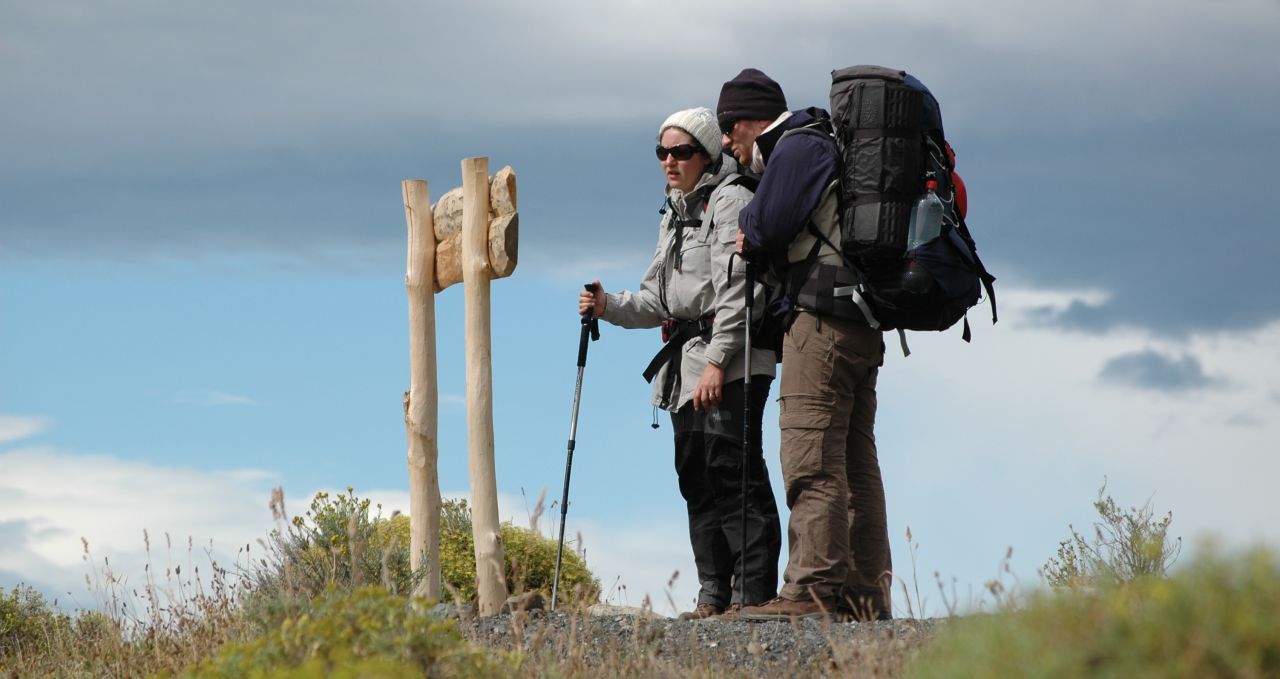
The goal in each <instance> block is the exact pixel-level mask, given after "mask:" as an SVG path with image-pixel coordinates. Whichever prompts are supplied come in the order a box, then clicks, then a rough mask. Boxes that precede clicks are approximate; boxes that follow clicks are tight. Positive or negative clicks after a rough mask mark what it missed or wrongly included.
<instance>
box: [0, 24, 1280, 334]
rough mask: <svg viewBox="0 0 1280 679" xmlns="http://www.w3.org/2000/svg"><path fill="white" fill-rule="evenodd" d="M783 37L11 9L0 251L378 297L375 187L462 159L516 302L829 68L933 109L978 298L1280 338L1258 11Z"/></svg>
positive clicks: (388, 266)
mask: <svg viewBox="0 0 1280 679" xmlns="http://www.w3.org/2000/svg"><path fill="white" fill-rule="evenodd" d="M68 8H72V9H68ZM803 8H804V11H796V12H793V13H783V14H782V15H779V14H778V13H777V11H776V8H775V7H774V6H773V5H771V4H769V3H766V2H762V1H760V2H746V3H728V2H727V1H724V0H717V1H715V2H710V3H704V4H699V5H698V6H697V7H692V8H691V7H688V6H687V5H683V4H678V3H674V2H659V3H657V4H656V5H653V4H649V5H643V6H642V5H638V4H630V3H606V4H603V5H598V6H593V7H592V8H591V9H589V10H584V9H583V8H582V6H581V5H580V3H576V2H569V1H568V0H556V1H554V2H549V3H540V4H538V5H529V4H527V3H518V2H514V1H512V0H499V1H497V2H492V3H485V4H483V5H476V4H474V3H473V4H470V5H468V4H462V3H444V4H443V5H440V4H438V3H437V4H434V5H430V6H428V5H423V4H415V3H411V2H405V1H403V0H396V1H395V2H391V3H387V4H384V5H380V6H379V8H378V9H377V10H374V11H370V10H368V9H367V8H355V7H354V6H350V7H349V6H346V5H342V4H340V3H338V4H335V3H327V4H324V5H323V6H320V7H313V8H309V9H308V11H306V12H300V11H299V10H298V9H297V8H296V7H293V6H289V5H270V6H262V5H258V4H250V3H246V2H243V0H237V1H233V2H231V3H229V4H228V3H221V4H217V5H172V6H165V7H163V8H158V7H156V6H155V5H154V4H153V3H149V2H144V1H143V0H125V1H124V2H121V3H114V4H113V5H112V8H111V9H110V10H107V9H105V8H103V7H101V6H99V5H98V4H95V3H91V2H86V1H83V0H82V1H81V2H73V3H71V4H70V5H67V4H65V3H64V4H59V5H58V6H57V7H54V6H47V5H46V4H40V3H30V4H27V5H20V6H15V7H14V8H12V10H11V12H10V15H11V16H9V17H7V19H9V20H8V21H6V22H5V24H4V25H3V26H0V44H3V45H5V51H4V52H3V57H0V58H5V59H6V60H8V61H7V62H6V63H13V64H17V65H19V66H15V67H14V68H7V69H0V93H3V94H4V97H5V100H6V102H8V103H10V104H11V105H9V106H6V107H4V109H3V110H0V143H3V145H4V147H5V148H6V154H7V155H6V157H7V158H8V159H9V160H10V161H11V162H9V163H7V164H6V165H5V168H0V175H3V176H5V181H4V182H0V202H2V203H4V204H5V205H6V210H5V215H4V216H3V217H0V231H2V232H3V233H4V234H5V236H4V241H5V242H4V247H3V248H0V252H2V253H3V255H2V256H4V257H7V258H37V259H49V258H55V259H56V258H74V259H84V258H88V259H97V260H101V259H106V260H111V261H123V262H137V261H140V260H141V261H147V260H161V261H169V260H176V261H180V262H193V261H194V262H201V263H205V264H207V263H208V262H210V261H215V262H216V261H218V259H219V258H231V259H235V258H255V259H256V261H259V263H264V264H266V265H269V266H271V267H274V268H281V269H285V270H298V269H301V270H305V271H307V272H313V273H314V272H325V273H333V272H335V271H356V272H369V271H386V270H392V269H398V267H399V266H401V264H400V260H401V259H402V257H403V255H402V248H403V241H402V240H401V239H402V238H403V233H402V230H403V227H402V226H401V225H402V224H403V223H404V221H403V215H402V213H401V206H400V196H399V181H400V180H401V179H403V178H405V177H411V176H422V177H426V178H428V179H430V180H431V181H432V186H433V193H434V195H437V196H438V195H439V194H440V193H442V192H443V190H444V189H447V188H451V187H452V186H453V185H455V184H456V183H458V180H457V177H458V167H457V159H458V158H461V157H464V156H469V155H489V156H491V157H492V158H493V159H494V161H495V162H503V163H506V162H511V163H512V164H513V166H514V167H515V168H516V169H517V172H518V173H519V174H520V177H521V192H520V195H521V201H522V204H521V212H522V215H521V221H522V225H524V226H525V228H523V229H522V231H523V233H522V239H523V242H522V244H521V251H522V260H523V263H522V265H521V266H522V271H523V272H524V274H526V275H527V274H529V273H537V274H538V275H547V276H555V275H565V274H564V273H563V272H564V271H566V268H567V267H566V266H565V265H564V263H565V262H566V261H568V262H572V261H574V260H587V261H599V262H602V263H603V264H604V265H606V266H608V265H609V264H610V262H611V261H617V260H615V259H614V258H615V256H619V257H628V256H630V255H629V254H627V253H641V254H644V253H647V252H648V251H650V248H651V247H652V243H651V241H652V237H653V236H652V234H653V224H654V222H655V218H654V216H653V210H654V209H656V200H655V199H656V198H657V197H658V196H659V195H660V194H659V191H660V181H659V174H658V173H657V171H656V167H655V165H654V162H653V159H652V158H651V154H649V152H648V150H647V149H649V148H651V145H652V136H653V128H654V126H655V125H656V123H657V121H660V120H661V119H662V118H663V117H665V115H666V114H667V113H669V112H670V110H672V109H674V108H678V107H684V106H688V105H694V104H713V101H712V100H713V99H714V97H715V95H716V92H717V91H718V88H719V85H720V83H722V82H723V81H724V80H725V79H727V78H728V77H730V76H732V75H733V74H734V73H735V72H737V70H738V69H740V68H741V67H742V66H744V65H755V66H760V67H763V68H765V70H767V71H768V72H770V73H771V74H772V75H774V76H775V77H776V78H778V79H779V81H780V82H782V83H783V85H784V87H785V88H786V90H787V93H788V95H789V98H790V101H791V103H792V104H793V105H795V106H805V105H812V104H823V103H824V102H825V101H826V93H827V87H828V84H829V82H828V78H827V73H828V71H829V70H830V69H831V68H834V67H838V66H841V65H847V64H848V63H849V61H850V60H851V59H850V56H849V52H848V48H847V45H848V44H850V40H854V41H856V42H857V43H858V44H859V45H860V48H859V49H860V51H861V52H862V53H865V54H873V55H877V56H876V60H877V61H881V62H883V63H890V64H897V65H901V66H903V67H906V68H908V69H909V70H912V71H913V72H915V73H917V75H920V76H921V77H922V78H923V79H924V80H925V81H926V82H927V83H929V84H930V86H931V87H932V88H933V89H934V91H935V93H936V94H937V95H938V96H939V98H940V100H941V101H942V104H943V110H944V112H945V113H946V118H947V125H948V131H949V135H950V136H951V137H952V141H953V144H954V145H955V146H956V148H957V150H958V152H959V154H960V158H959V162H960V171H961V172H962V173H963V174H964V176H965V178H966V180H967V182H968V184H969V187H970V189H971V198H972V199H971V204H972V211H971V212H972V214H971V219H970V221H971V226H972V227H973V229H974V231H975V233H976V234H977V237H978V242H979V245H980V248H981V250H982V253H983V256H984V259H985V261H986V262H987V264H988V265H989V266H990V267H991V269H992V270H993V271H994V272H995V273H996V274H997V275H998V276H1001V278H1002V280H1003V279H1006V277H1008V276H1010V275H1015V276H1019V277H1023V278H1026V279H1027V280H1029V281H1032V282H1034V283H1035V284H1036V285H1037V286H1038V287H1046V288H1067V287H1071V288H1079V287H1095V288H1102V289H1106V290H1108V291H1110V292H1111V293H1112V298H1111V300H1110V301H1109V302H1107V303H1106V304H1102V305H1096V306H1078V307H1075V308H1072V309H1070V310H1068V311H1066V312H1064V313H1063V314H1062V315H1061V316H1060V317H1058V318H1057V319H1056V321H1057V322H1058V323H1059V324H1060V326H1061V327H1065V328H1070V329H1073V330H1085V331H1088V332H1095V333H1097V332H1105V331H1109V330H1112V329H1116V328H1121V327H1124V326H1126V325H1133V326H1138V327H1143V328H1149V329H1153V330H1158V331H1160V332H1162V333H1166V334H1169V335H1181V336H1185V335H1186V334H1187V333H1189V332H1196V331H1203V330H1207V329H1213V328H1233V329H1245V330H1247V329H1257V328H1260V327H1262V326H1264V325H1266V324H1267V323H1269V322H1271V321H1272V320H1274V319H1276V318H1280V297H1277V296H1275V295H1266V294H1261V293H1260V292H1259V291H1262V290H1267V289H1269V286H1270V285H1271V281H1270V279H1269V276H1270V274H1269V272H1270V268H1271V267H1270V266H1269V262H1268V261H1266V257H1267V253H1274V252H1276V251H1277V249H1280V230H1276V229H1265V228H1259V227H1258V226H1256V225H1257V224H1259V221H1258V215H1266V214H1269V213H1270V211H1271V206H1270V203H1269V202H1267V198H1266V196H1265V193H1264V192H1260V191H1255V190H1251V187H1252V186H1253V185H1254V183H1255V182H1254V178H1255V177H1259V176H1267V175H1268V173H1269V172H1270V164H1271V160H1270V159H1271V158H1274V157H1276V156H1277V155H1280V139H1277V137H1276V136H1275V135H1274V134H1271V133H1270V131H1271V127H1272V126H1273V123H1272V121H1273V120H1274V119H1275V118H1276V117H1277V116H1280V73H1277V72H1275V71H1274V70H1267V69H1239V68H1235V67H1234V65H1236V64H1242V63H1268V60H1269V59H1271V57H1272V53H1273V46H1272V43H1273V37H1274V35H1275V34H1276V32H1277V31H1278V30H1280V9H1278V8H1277V6H1276V4H1275V3H1274V2H1269V1H1266V0H1236V1H1233V2H1225V3H1224V2H1219V3H1204V2H1200V1H1198V0H1173V2H1172V3H1159V2H1156V1H1155V0H1132V1H1130V2H1126V3H1123V4H1121V5H1114V3H1105V2H1103V1H1102V0H1087V1H1086V2H1078V3H1058V4H1054V5H1044V4H1036V3H1022V2H1016V1H1014V0H994V1H993V2H989V3H984V4H983V5H982V6H981V7H972V8H969V9H968V11H966V12H964V13H962V14H959V15H958V14H957V13H955V12H953V11H950V9H949V6H948V5H947V4H946V3H944V2H941V0H914V1H912V2H900V3H899V2H888V0H873V1H872V2H866V3H859V4H857V5H856V6H855V5H851V4H849V3H842V2H837V1H836V0H807V1H806V2H804V3H803ZM664 9H666V10H678V11H679V12H680V14H681V16H684V17H686V19H687V20H688V21H690V22H694V23H696V22H705V23H706V24H708V25H711V24H714V25H717V26H718V27H719V29H718V30H719V31H721V32H722V34H724V35H733V36H741V37H745V36H752V35H758V34H760V33H761V32H763V31H764V30H765V28H764V27H765V26H767V27H768V31H769V32H770V34H772V35H775V36H783V37H785V36H801V35H802V36H804V41H803V42H804V44H805V45H806V49H805V50H795V49H794V48H793V44H794V42H795V41H793V40H786V39H778V40H748V39H740V40H718V41H706V42H701V43H698V44H697V45H686V46H685V49H682V50H677V51H674V52H670V53H667V52H661V51H659V52H657V53H655V51H654V50H653V49H652V44H651V41H650V40H648V39H647V38H645V37H644V36H649V35H657V34H661V33H662V31H664V30H666V27H665V26H664V24H663V21H664V18H663V17H664V16H665V14H666V13H665V12H664ZM1100 13H1101V14H1100ZM1103 14H1105V15H1106V16H1107V17H1108V20H1107V21H1105V22H1099V21H1098V20H1097V17H1098V16H1100V15H1103ZM249 16H252V17H254V20H253V21H246V20H244V17H249ZM813 16H823V17H826V18H827V20H826V21H824V22H820V23H819V24H815V23H814V22H813V21H812V19H811V17H813ZM422 26H432V27H433V31H432V33H433V36H434V37H433V39H432V40H429V41H424V40H420V39H418V36H419V33H420V30H421V27H422ZM1139 32H1140V33H1141V34H1142V35H1144V36H1146V37H1145V38H1144V40H1142V41H1134V40H1133V39H1132V36H1133V35H1135V34H1138V33H1139ZM299 35H306V36H307V39H305V40H301V39H297V38H296V37H295V36H299ZM459 54H471V55H473V57H474V58H473V59H472V60H460V59H458V58H456V55H459ZM1117 63H1123V64H1125V68H1123V69H1117V68H1115V67H1114V66H1115V64H1117ZM464 64H466V66H464ZM673 73H679V74H680V77H679V78H673V77H672V75H671V74H673ZM976 74H982V75H981V77H978V76H977V75H976ZM481 82H483V83H486V84H494V83H498V82H501V83H502V86H477V85H476V83H481ZM1188 82H1195V83H1196V86H1195V87H1188V86H1187V85H1186V83H1188ZM513 102H518V106H517V107H514V108H513ZM51 149H56V152H51ZM68 186H71V187H74V188H73V190H70V191H69V190H67V188H66V187H68ZM605 243H608V247H604V246H603V244H605ZM1255 260H1256V261H1255Z"/></svg>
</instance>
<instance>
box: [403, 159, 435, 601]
mask: <svg viewBox="0 0 1280 679" xmlns="http://www.w3.org/2000/svg"><path fill="white" fill-rule="evenodd" d="M400 188H401V191H402V193H403V194H404V217H405V221H406V222H407V224H408V226H409V257H408V263H407V265H406V271H405V277H404V284H405V287H406V288H407V289H408V292H409V391H407V392H405V394H404V426H405V434H406V435H407V437H408V439H409V550H410V551H409V566H410V568H412V569H413V571H414V572H415V573H416V572H418V569H420V568H422V567H423V562H422V559H423V557H426V559H427V563H426V568H427V573H426V577H425V578H423V579H422V580H421V581H420V582H419V584H418V586H417V588H415V589H414V591H413V594H415V595H417V596H423V597H426V598H428V599H432V600H437V601H438V600H439V599H440V477H439V474H438V472H437V471H436V461H437V458H438V454H439V440H438V439H437V438H436V435H437V418H438V408H437V406H438V404H439V394H438V393H437V387H436V301H435V297H436V295H435V293H436V290H435V259H436V236H435V228H434V226H433V225H432V216H431V198H430V196H431V194H430V192H429V191H428V189H427V182H425V181H423V180H421V179H406V180H405V181H403V182H401V184H400Z"/></svg>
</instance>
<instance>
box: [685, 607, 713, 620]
mask: <svg viewBox="0 0 1280 679" xmlns="http://www.w3.org/2000/svg"><path fill="white" fill-rule="evenodd" d="M721 613H724V609H723V608H720V607H719V606H717V605H715V604H698V607H697V608H695V609H693V610H692V611H685V612H684V613H681V614H680V616H679V617H680V619H681V620H706V619H707V618H714V617H716V616H717V615H720V614H721Z"/></svg>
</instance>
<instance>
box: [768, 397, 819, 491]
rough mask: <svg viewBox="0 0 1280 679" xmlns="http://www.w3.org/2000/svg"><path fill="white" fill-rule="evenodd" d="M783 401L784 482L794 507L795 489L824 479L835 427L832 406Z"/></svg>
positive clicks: (795, 399) (813, 400)
mask: <svg viewBox="0 0 1280 679" xmlns="http://www.w3.org/2000/svg"><path fill="white" fill-rule="evenodd" d="M778 401H779V408H780V414H779V416H778V428H779V429H780V430H781V434H782V441H781V444H782V446H781V448H782V450H781V454H780V455H779V457H780V458H781V462H782V482H783V487H784V488H785V489H786V491H787V504H788V506H790V504H791V496H792V488H793V487H794V486H795V485H796V484H804V483H805V482H806V481H807V480H811V479H814V478H816V477H819V476H822V474H823V470H822V445H823V439H824V437H825V436H826V434H827V429H828V428H829V427H830V425H831V405H830V403H828V402H827V401H826V400H825V399H823V398H820V397H815V396H802V395H792V396H784V397H782V398H780V399H778Z"/></svg>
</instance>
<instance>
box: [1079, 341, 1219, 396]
mask: <svg viewBox="0 0 1280 679" xmlns="http://www.w3.org/2000/svg"><path fill="white" fill-rule="evenodd" d="M1098 379H1100V380H1102V381H1103V382H1108V383H1111V384H1118V385H1124V386H1129V387H1137V388H1139V389H1152V390H1155V391H1166V392H1185V391H1191V390H1195V389H1203V388H1205V387H1210V386H1214V385H1217V384H1219V381H1218V380H1216V379H1214V378H1212V377H1210V376H1208V375H1206V374H1205V372H1204V367H1203V366H1201V364H1200V360H1199V359H1197V358H1195V357H1194V356H1189V355H1184V356H1181V357H1178V358H1174V357H1171V356H1166V355H1165V354H1162V353H1159V352H1156V351H1151V350H1148V351H1138V352H1133V353H1129V354H1122V355H1120V356H1116V357H1114V358H1112V359H1110V360H1108V361H1107V363H1106V365H1104V366H1103V367H1102V370H1101V372H1099V373H1098Z"/></svg>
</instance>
